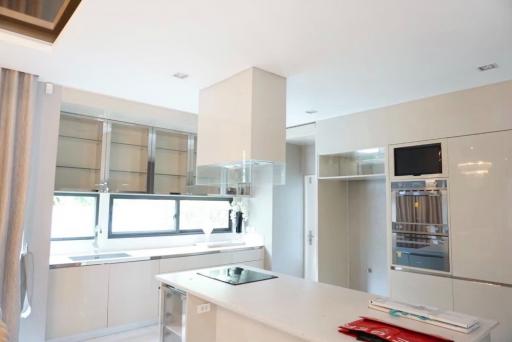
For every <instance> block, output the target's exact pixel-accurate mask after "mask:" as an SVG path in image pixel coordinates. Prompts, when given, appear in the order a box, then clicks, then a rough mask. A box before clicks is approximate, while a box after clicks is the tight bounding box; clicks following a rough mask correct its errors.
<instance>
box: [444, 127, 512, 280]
mask: <svg viewBox="0 0 512 342" xmlns="http://www.w3.org/2000/svg"><path fill="white" fill-rule="evenodd" d="M448 144H449V145H448V146H449V151H450V158H449V160H450V161H449V163H450V165H449V172H450V178H449V184H448V187H449V197H450V217H451V222H450V223H451V226H450V234H451V243H452V265H453V267H452V270H453V274H454V275H455V276H459V277H465V278H473V279H480V280H487V281H494V282H500V283H507V284H512V210H510V203H512V131H503V132H494V133H487V134H479V135H471V136H465V137H457V138H452V139H449V142H448Z"/></svg>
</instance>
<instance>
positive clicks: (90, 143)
mask: <svg viewBox="0 0 512 342" xmlns="http://www.w3.org/2000/svg"><path fill="white" fill-rule="evenodd" d="M195 141H196V138H195V135H193V134H189V133H184V132H174V131H169V130H165V129H160V128H153V127H147V126H141V125H135V124H128V123H121V122H115V121H110V120H100V119H95V118H89V117H83V116H78V115H73V114H62V115H61V123H60V134H59V146H58V158H57V172H56V177H55V190H59V191H102V192H106V191H109V192H138V193H159V194H186V193H188V188H189V187H188V186H189V185H192V184H194V175H195V156H196V154H195Z"/></svg>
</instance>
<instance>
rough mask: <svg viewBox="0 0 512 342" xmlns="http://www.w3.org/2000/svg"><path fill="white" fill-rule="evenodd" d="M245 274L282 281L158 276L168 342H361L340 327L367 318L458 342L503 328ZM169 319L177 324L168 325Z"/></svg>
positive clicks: (359, 294) (316, 286) (313, 284)
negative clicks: (423, 315)
mask: <svg viewBox="0 0 512 342" xmlns="http://www.w3.org/2000/svg"><path fill="white" fill-rule="evenodd" d="M245 268H249V269H252V270H255V271H259V272H263V273H267V274H271V275H275V276H277V278H274V279H269V280H264V281H258V282H253V283H247V284H242V285H236V286H234V285H230V284H227V283H224V282H220V281H218V280H214V279H211V278H207V277H205V276H202V275H199V274H198V272H205V271H206V270H200V271H188V272H180V273H169V274H161V275H158V276H157V279H158V280H159V281H160V282H161V283H162V296H161V300H162V308H163V310H162V317H161V319H162V322H163V323H162V335H161V338H162V341H179V340H180V339H179V337H180V336H181V337H182V338H183V337H185V336H186V339H185V338H183V341H185V340H186V341H187V342H202V341H218V342H231V341H233V342H235V341H237V342H239V341H273V342H274V341H283V342H288V341H290V342H291V341H318V342H330V341H355V339H353V338H352V337H349V336H345V335H342V334H340V333H338V330H337V327H338V326H340V325H342V324H344V323H348V322H351V321H354V320H357V319H358V318H359V317H360V316H365V317H371V318H375V319H378V320H381V321H384V322H387V323H390V324H394V325H397V326H401V327H404V328H408V329H411V330H415V331H420V332H425V333H428V334H432V335H436V336H441V337H445V338H447V339H450V340H453V341H457V342H470V341H472V342H473V341H475V342H477V341H490V337H489V336H490V331H491V329H492V328H494V327H495V326H496V325H497V322H495V321H491V320H486V319H479V322H480V327H479V328H478V329H476V330H475V331H473V332H472V333H470V334H464V333H459V332H455V331H452V330H448V329H445V328H441V327H437V326H433V325H429V324H426V323H422V322H418V321H414V320H410V319H406V318H397V317H391V316H390V315H389V314H387V313H383V312H380V311H376V310H372V309H369V308H368V302H369V300H370V299H372V298H375V297H377V296H375V295H371V294H368V293H364V292H360V291H355V290H350V289H346V288H342V287H337V286H332V285H327V284H322V283H316V282H311V281H307V280H304V279H301V278H296V277H291V276H286V275H282V274H277V273H273V272H269V271H263V270H259V269H256V268H250V267H245ZM209 270H212V269H209ZM166 291H167V292H166ZM169 291H170V292H169ZM176 294H177V297H176ZM172 297H174V298H180V301H178V302H176V301H175V302H173V303H171V304H170V305H169V304H168V303H166V299H167V300H169V298H172ZM166 310H171V311H173V312H172V313H171V315H169V312H166ZM176 310H178V311H179V314H177V312H176ZM168 317H174V319H175V320H174V321H172V322H169V324H168V320H167V318H168ZM176 318H177V319H176ZM169 336H171V337H169Z"/></svg>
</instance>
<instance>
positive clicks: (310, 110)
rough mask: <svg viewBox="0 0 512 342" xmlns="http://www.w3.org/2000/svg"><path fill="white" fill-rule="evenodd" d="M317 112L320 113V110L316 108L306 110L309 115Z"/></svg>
mask: <svg viewBox="0 0 512 342" xmlns="http://www.w3.org/2000/svg"><path fill="white" fill-rule="evenodd" d="M316 113H318V111H317V110H314V109H309V110H306V114H309V115H313V114H316Z"/></svg>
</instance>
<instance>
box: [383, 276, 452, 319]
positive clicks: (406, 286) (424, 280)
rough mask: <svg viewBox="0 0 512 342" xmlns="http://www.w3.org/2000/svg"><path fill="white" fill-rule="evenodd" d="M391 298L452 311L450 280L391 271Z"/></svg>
mask: <svg viewBox="0 0 512 342" xmlns="http://www.w3.org/2000/svg"><path fill="white" fill-rule="evenodd" d="M391 298H393V299H395V300H399V301H403V302H408V303H414V304H422V305H429V306H435V307H437V308H441V309H446V310H453V287H452V279H451V278H445V277H434V276H430V275H424V274H418V273H411V272H402V271H393V270H392V271H391Z"/></svg>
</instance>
